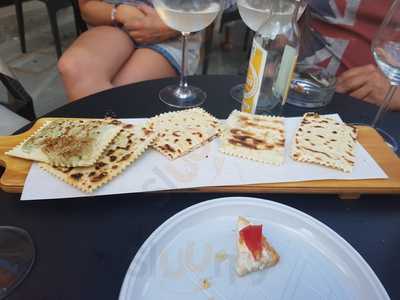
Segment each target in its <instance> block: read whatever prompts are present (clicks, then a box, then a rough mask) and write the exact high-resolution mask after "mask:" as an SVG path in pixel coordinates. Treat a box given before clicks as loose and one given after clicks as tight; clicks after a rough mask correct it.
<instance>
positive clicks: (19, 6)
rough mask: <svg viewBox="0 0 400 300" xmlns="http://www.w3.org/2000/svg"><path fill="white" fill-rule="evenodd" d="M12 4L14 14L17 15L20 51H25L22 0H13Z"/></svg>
mask: <svg viewBox="0 0 400 300" xmlns="http://www.w3.org/2000/svg"><path fill="white" fill-rule="evenodd" d="M14 5H15V14H16V15H17V23H18V32H19V41H20V44H21V51H22V53H26V41H25V25H24V14H23V11H22V0H14Z"/></svg>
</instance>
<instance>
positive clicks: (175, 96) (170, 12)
mask: <svg viewBox="0 0 400 300" xmlns="http://www.w3.org/2000/svg"><path fill="white" fill-rule="evenodd" d="M153 5H154V8H155V9H156V11H157V13H158V14H159V16H160V17H161V19H162V20H163V21H164V22H165V24H166V25H167V26H168V27H170V28H172V29H175V30H177V31H180V32H181V34H182V66H181V74H180V82H179V84H178V85H171V86H167V87H166V88H164V89H162V90H161V91H160V93H159V97H160V100H161V101H163V102H164V103H166V104H167V105H170V106H173V107H178V108H190V107H196V106H200V105H201V104H202V103H203V102H204V101H205V99H206V97H207V95H206V93H205V92H204V91H202V90H201V89H200V88H198V87H194V86H190V85H188V83H187V81H186V65H187V62H186V58H187V55H186V43H187V37H188V36H189V34H190V33H191V32H196V31H200V30H203V29H204V28H206V27H207V26H208V25H210V24H211V23H212V22H213V21H214V20H215V18H216V17H217V15H218V13H219V12H220V11H221V9H222V8H223V2H222V1H221V0H153Z"/></svg>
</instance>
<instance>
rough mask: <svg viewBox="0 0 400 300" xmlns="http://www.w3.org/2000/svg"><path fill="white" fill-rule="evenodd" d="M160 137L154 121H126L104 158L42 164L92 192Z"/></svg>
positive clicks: (62, 177) (117, 173)
mask: <svg viewBox="0 0 400 300" xmlns="http://www.w3.org/2000/svg"><path fill="white" fill-rule="evenodd" d="M155 137H156V134H155V132H154V128H153V125H151V124H149V125H147V126H139V125H137V126H133V125H130V124H126V125H124V127H123V129H122V130H121V132H120V133H119V134H118V135H117V136H116V137H115V138H114V139H113V140H112V141H111V143H110V144H109V145H108V147H107V148H106V149H105V151H104V152H103V154H102V155H101V156H100V158H99V159H98V160H97V161H96V162H95V163H94V165H92V166H88V167H53V166H50V165H48V164H45V163H40V164H39V166H40V167H41V168H42V169H44V170H46V171H47V172H49V173H50V174H52V175H55V176H56V177H58V178H60V179H61V180H63V181H64V182H66V183H68V184H70V185H72V186H74V187H76V188H78V189H80V190H81V191H83V192H92V191H94V190H96V189H98V188H99V187H101V186H102V185H104V184H106V183H107V182H109V181H110V180H111V179H112V178H114V177H115V176H117V175H119V174H120V173H121V172H122V171H123V170H124V169H125V168H126V167H127V166H129V165H130V164H131V163H133V162H134V161H135V160H136V159H137V158H138V157H139V156H140V155H141V154H142V153H144V152H145V150H146V149H147V148H148V146H149V145H150V144H151V142H152V141H153V140H154V138H155Z"/></svg>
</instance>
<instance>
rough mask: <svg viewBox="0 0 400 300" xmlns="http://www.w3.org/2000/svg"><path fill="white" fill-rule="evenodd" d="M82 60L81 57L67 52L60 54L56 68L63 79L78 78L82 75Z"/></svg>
mask: <svg viewBox="0 0 400 300" xmlns="http://www.w3.org/2000/svg"><path fill="white" fill-rule="evenodd" d="M82 62H83V59H82V58H81V57H79V56H76V55H73V54H70V53H68V52H66V53H65V54H64V55H62V56H61V58H60V59H59V61H58V63H57V68H58V72H59V73H60V75H61V77H62V78H63V80H69V79H74V80H79V77H80V76H82V75H83V69H84V66H83V64H82Z"/></svg>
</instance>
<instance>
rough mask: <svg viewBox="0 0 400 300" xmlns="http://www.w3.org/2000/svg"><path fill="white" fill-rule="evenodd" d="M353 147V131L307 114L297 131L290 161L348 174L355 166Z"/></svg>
mask: <svg viewBox="0 0 400 300" xmlns="http://www.w3.org/2000/svg"><path fill="white" fill-rule="evenodd" d="M356 143H357V129H356V128H355V127H352V126H349V125H346V124H344V123H339V122H338V121H336V120H334V119H332V118H329V117H324V116H320V115H319V114H317V113H307V114H305V115H304V116H303V120H302V121H301V124H300V127H299V128H298V130H297V133H296V136H295V141H294V147H293V151H292V158H293V159H294V160H296V161H300V162H308V163H314V164H319V165H322V166H326V167H330V168H334V169H338V170H341V171H344V172H348V173H350V172H351V171H352V170H353V166H354V164H355V162H356V157H355V156H356V155H355V147H356Z"/></svg>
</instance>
